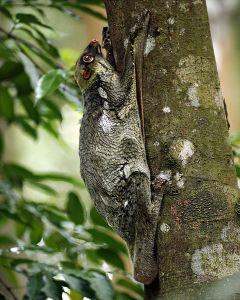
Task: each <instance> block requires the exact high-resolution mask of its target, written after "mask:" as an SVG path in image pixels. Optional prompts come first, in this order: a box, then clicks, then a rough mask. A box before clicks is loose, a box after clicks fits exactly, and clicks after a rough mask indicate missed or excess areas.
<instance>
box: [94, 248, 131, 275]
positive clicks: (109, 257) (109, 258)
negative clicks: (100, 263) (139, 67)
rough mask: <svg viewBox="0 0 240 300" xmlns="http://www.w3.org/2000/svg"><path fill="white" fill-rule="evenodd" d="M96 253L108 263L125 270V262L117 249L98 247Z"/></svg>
mask: <svg viewBox="0 0 240 300" xmlns="http://www.w3.org/2000/svg"><path fill="white" fill-rule="evenodd" d="M96 253H97V255H98V256H99V257H101V258H102V260H104V261H106V262H107V263H108V264H110V265H112V266H114V267H116V268H118V269H121V270H123V271H125V266H124V263H123V261H122V260H121V258H120V256H119V255H118V253H116V251H113V250H111V249H104V248H101V249H97V250H96Z"/></svg>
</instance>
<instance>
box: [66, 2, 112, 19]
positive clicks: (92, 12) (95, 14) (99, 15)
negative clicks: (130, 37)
mask: <svg viewBox="0 0 240 300" xmlns="http://www.w3.org/2000/svg"><path fill="white" fill-rule="evenodd" d="M66 5H67V6H70V7H73V8H75V9H79V10H81V11H83V12H85V13H86V14H88V15H91V16H93V17H95V18H98V19H100V20H103V21H107V18H106V17H105V16H104V15H103V14H102V13H100V12H98V11H96V10H93V9H92V8H90V7H89V6H85V5H82V3H81V4H78V3H69V2H68V3H66Z"/></svg>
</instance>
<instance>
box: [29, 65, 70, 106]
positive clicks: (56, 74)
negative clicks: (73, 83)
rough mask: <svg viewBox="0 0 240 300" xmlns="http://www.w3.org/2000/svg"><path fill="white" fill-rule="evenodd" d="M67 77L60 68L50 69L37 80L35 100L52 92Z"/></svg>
mask: <svg viewBox="0 0 240 300" xmlns="http://www.w3.org/2000/svg"><path fill="white" fill-rule="evenodd" d="M66 79H67V73H66V72H65V71H63V70H61V69H58V70H51V71H49V72H48V73H47V74H45V75H43V76H42V77H41V78H40V80H39V81H38V85H37V88H36V91H35V95H36V100H39V99H41V98H43V97H45V96H47V95H49V94H51V93H53V92H54V91H55V90H56V89H57V88H58V87H59V85H60V84H61V83H62V82H64V81H65V80H66Z"/></svg>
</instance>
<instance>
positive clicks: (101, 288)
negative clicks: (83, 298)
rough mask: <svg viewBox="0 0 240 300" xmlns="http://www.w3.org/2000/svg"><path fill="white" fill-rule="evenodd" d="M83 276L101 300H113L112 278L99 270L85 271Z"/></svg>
mask: <svg viewBox="0 0 240 300" xmlns="http://www.w3.org/2000/svg"><path fill="white" fill-rule="evenodd" d="M81 277H82V278H83V279H85V280H88V281H89V282H90V286H91V288H92V289H93V290H94V292H95V294H96V298H97V299H99V300H102V299H104V300H113V299H114V291H113V288H112V285H111V283H110V280H109V279H108V278H107V277H106V275H104V274H103V273H100V272H97V271H92V270H89V271H83V272H82V274H81Z"/></svg>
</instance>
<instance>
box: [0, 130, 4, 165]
mask: <svg viewBox="0 0 240 300" xmlns="http://www.w3.org/2000/svg"><path fill="white" fill-rule="evenodd" d="M3 151H4V139H3V135H2V133H1V132H0V159H2V156H3Z"/></svg>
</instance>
